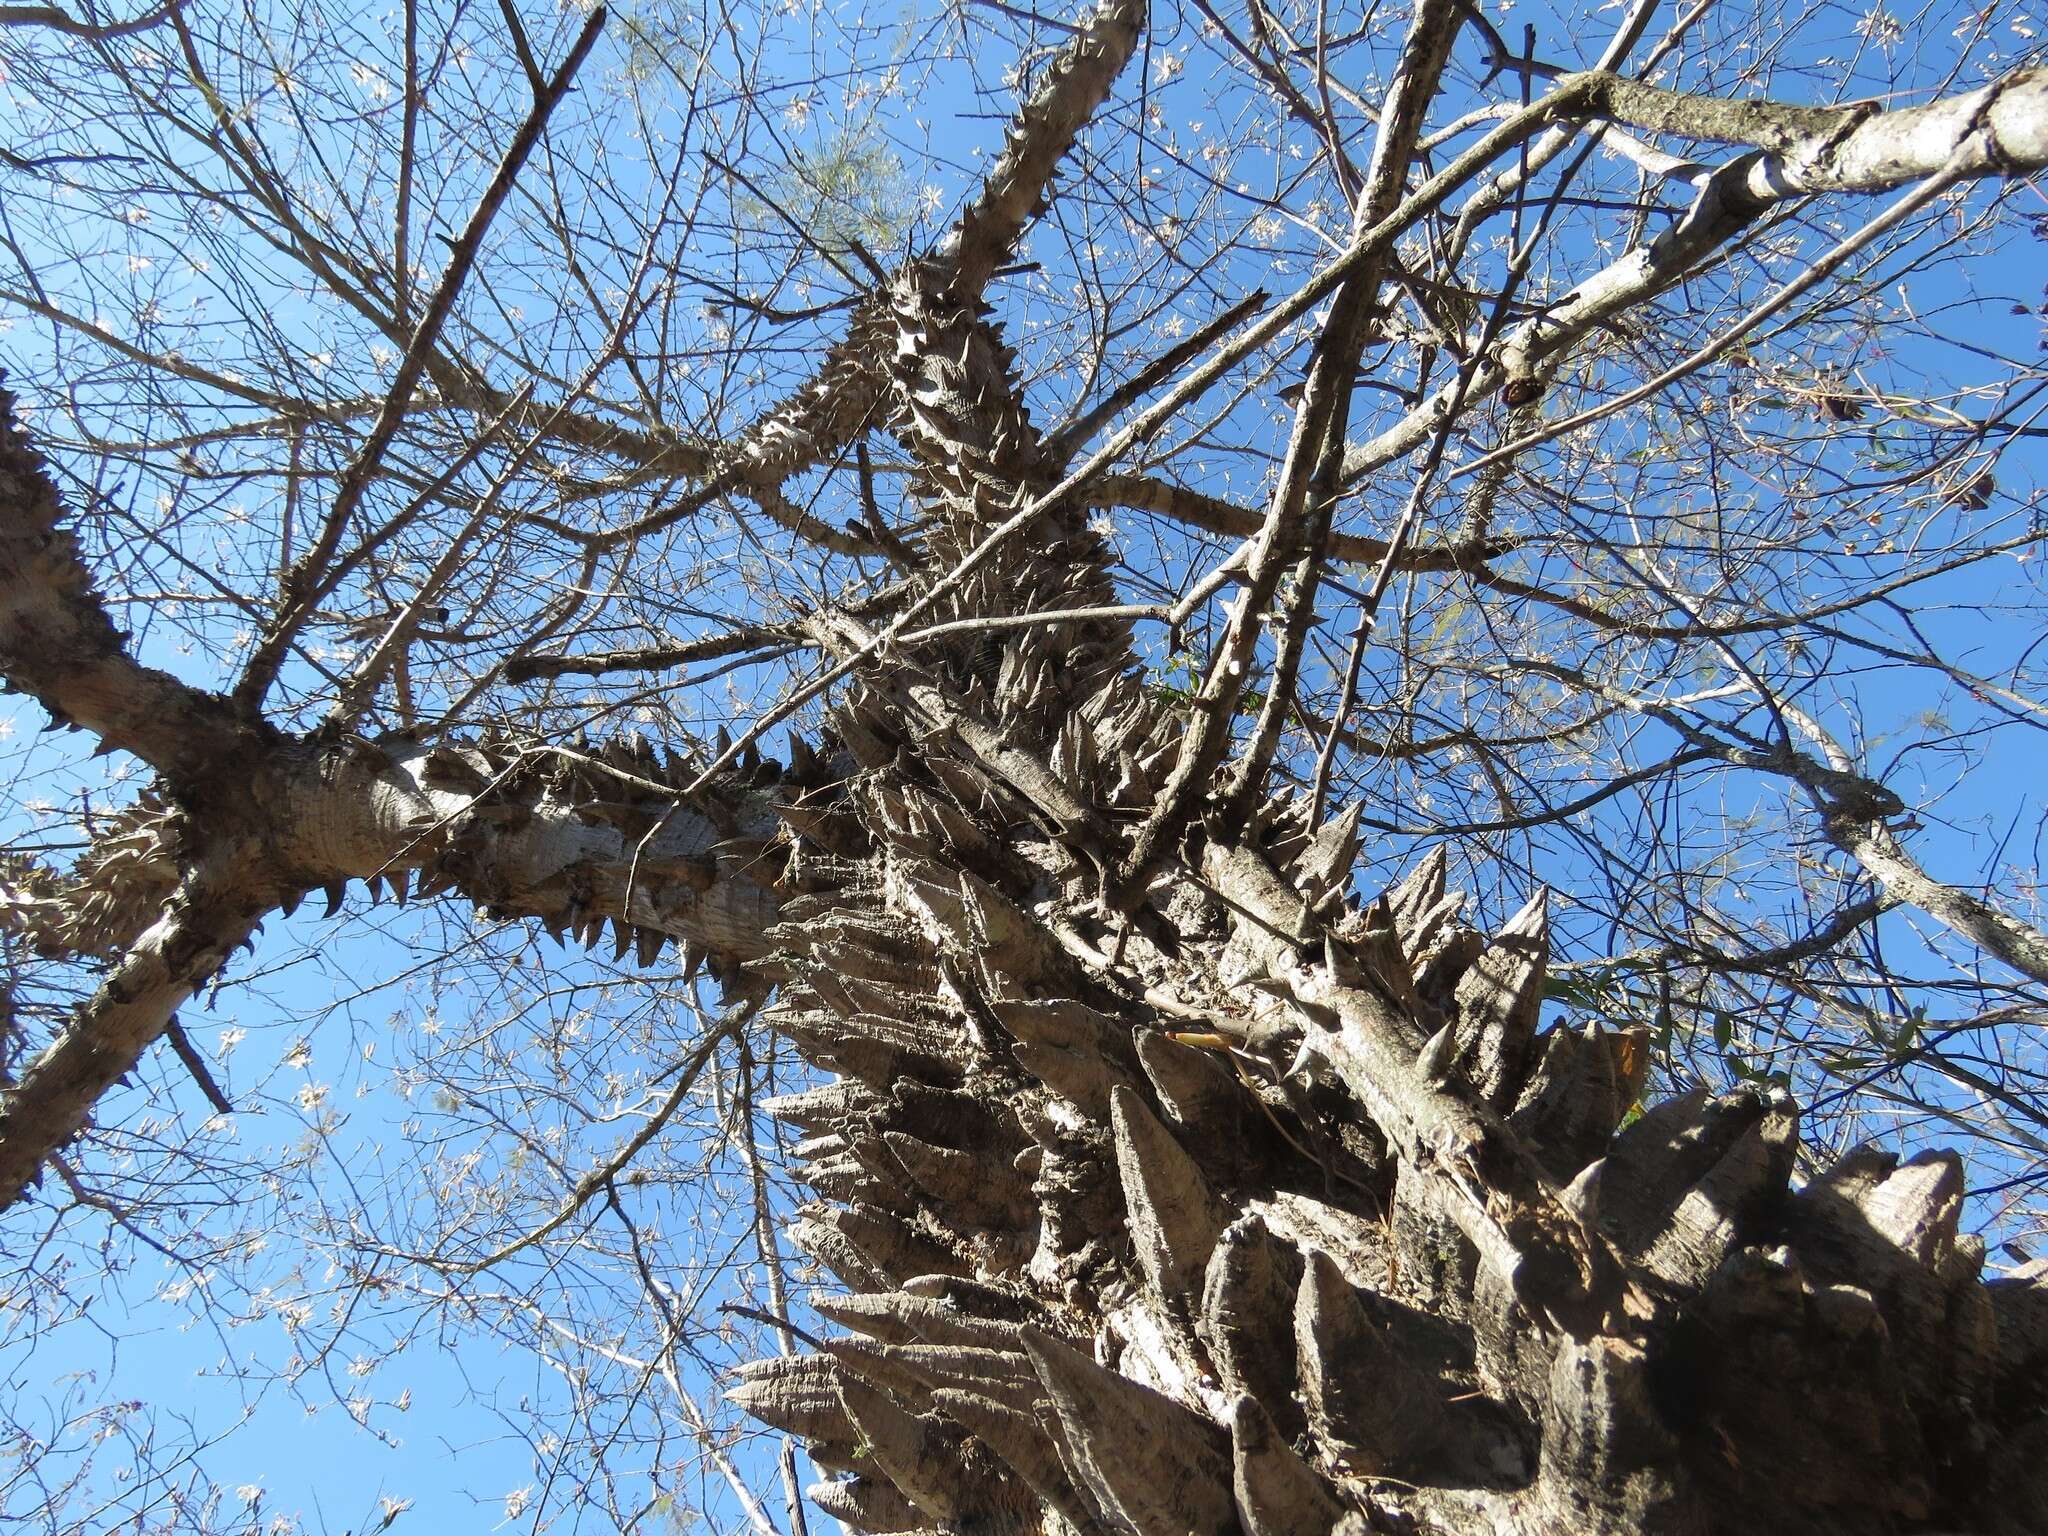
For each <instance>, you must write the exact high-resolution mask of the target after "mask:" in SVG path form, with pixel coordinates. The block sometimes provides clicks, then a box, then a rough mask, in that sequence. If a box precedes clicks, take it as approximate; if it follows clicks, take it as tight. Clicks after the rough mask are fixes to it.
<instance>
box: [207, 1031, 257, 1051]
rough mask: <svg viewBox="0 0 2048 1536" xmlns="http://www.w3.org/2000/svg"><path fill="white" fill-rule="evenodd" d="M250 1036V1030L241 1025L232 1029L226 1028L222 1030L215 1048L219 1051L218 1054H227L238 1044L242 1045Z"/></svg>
mask: <svg viewBox="0 0 2048 1536" xmlns="http://www.w3.org/2000/svg"><path fill="white" fill-rule="evenodd" d="M248 1038H249V1031H247V1030H246V1029H242V1028H240V1027H239V1026H237V1027H234V1028H230V1029H224V1030H222V1031H221V1032H220V1036H219V1043H218V1045H217V1046H216V1047H215V1050H216V1051H217V1052H218V1054H220V1055H222V1056H225V1055H227V1054H228V1053H229V1052H230V1051H232V1050H233V1049H234V1048H235V1047H236V1046H238V1045H240V1044H241V1043H242V1042H243V1041H244V1040H246V1039H248Z"/></svg>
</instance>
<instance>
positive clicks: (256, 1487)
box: [235, 1483, 263, 1504]
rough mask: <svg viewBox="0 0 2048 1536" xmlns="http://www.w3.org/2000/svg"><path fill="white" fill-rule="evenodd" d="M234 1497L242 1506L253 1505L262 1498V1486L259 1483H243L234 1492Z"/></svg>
mask: <svg viewBox="0 0 2048 1536" xmlns="http://www.w3.org/2000/svg"><path fill="white" fill-rule="evenodd" d="M235 1497H236V1498H238V1499H240V1500H241V1501H242V1502H243V1503H244V1504H254V1503H255V1502H256V1501H257V1500H258V1499H260V1498H262V1497H263V1485H262V1484H261V1483H244V1484H242V1486H241V1487H239V1488H237V1489H236V1490H235Z"/></svg>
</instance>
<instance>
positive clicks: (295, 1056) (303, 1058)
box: [284, 1036, 313, 1067]
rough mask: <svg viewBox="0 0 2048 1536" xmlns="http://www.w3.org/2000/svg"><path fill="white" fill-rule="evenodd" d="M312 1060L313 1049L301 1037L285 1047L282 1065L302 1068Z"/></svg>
mask: <svg viewBox="0 0 2048 1536" xmlns="http://www.w3.org/2000/svg"><path fill="white" fill-rule="evenodd" d="M312 1059H313V1048H312V1047H311V1046H310V1045H308V1044H307V1043H306V1041H305V1037H304V1036H301V1037H300V1038H298V1039H297V1040H294V1041H293V1042H292V1043H291V1044H290V1045H288V1046H286V1047H285V1051H284V1064H285V1065H286V1066H288V1067H303V1066H305V1065H306V1064H307V1063H308V1062H310V1061H312Z"/></svg>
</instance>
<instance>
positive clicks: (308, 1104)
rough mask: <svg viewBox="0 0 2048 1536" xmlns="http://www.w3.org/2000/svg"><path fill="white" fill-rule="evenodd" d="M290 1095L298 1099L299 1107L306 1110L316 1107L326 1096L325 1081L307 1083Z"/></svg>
mask: <svg viewBox="0 0 2048 1536" xmlns="http://www.w3.org/2000/svg"><path fill="white" fill-rule="evenodd" d="M292 1097H293V1098H294V1099H296V1100H298V1103H299V1108H301V1109H303V1110H307V1111H311V1110H315V1109H318V1108H319V1107H320V1106H321V1104H322V1103H324V1102H325V1101H326V1098H327V1085H326V1084H325V1083H308V1084H306V1086H305V1087H303V1088H301V1089H300V1090H299V1091H298V1092H297V1093H295V1094H293V1095H292Z"/></svg>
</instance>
